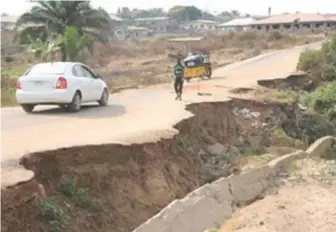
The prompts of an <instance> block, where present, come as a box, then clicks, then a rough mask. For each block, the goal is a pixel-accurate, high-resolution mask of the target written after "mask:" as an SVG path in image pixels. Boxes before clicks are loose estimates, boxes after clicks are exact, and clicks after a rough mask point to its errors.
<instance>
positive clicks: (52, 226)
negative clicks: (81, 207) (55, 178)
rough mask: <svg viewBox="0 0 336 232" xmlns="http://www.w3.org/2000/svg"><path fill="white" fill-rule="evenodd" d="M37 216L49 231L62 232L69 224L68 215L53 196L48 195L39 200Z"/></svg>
mask: <svg viewBox="0 0 336 232" xmlns="http://www.w3.org/2000/svg"><path fill="white" fill-rule="evenodd" d="M37 217H38V219H39V220H40V221H41V222H42V223H43V224H45V226H46V227H47V228H48V231H49V232H63V231H64V230H66V229H67V228H68V227H69V224H70V217H69V215H68V214H67V213H66V212H65V211H64V210H63V208H62V207H61V205H60V204H59V203H58V202H57V201H56V200H55V199H54V198H50V197H46V198H43V199H41V200H39V202H38V204H37Z"/></svg>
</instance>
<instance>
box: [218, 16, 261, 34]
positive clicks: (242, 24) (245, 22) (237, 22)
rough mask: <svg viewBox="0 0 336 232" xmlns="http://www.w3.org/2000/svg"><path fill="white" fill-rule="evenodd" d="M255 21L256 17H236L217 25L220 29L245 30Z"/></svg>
mask: <svg viewBox="0 0 336 232" xmlns="http://www.w3.org/2000/svg"><path fill="white" fill-rule="evenodd" d="M254 21H255V19H254V18H251V17H247V18H236V19H233V20H230V21H228V22H225V23H222V24H219V25H217V26H216V27H217V28H218V30H219V31H232V32H236V31H245V30H248V29H249V28H250V24H251V23H253V22H254Z"/></svg>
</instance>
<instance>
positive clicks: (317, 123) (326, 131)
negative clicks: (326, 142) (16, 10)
mask: <svg viewBox="0 0 336 232" xmlns="http://www.w3.org/2000/svg"><path fill="white" fill-rule="evenodd" d="M298 129H299V139H301V140H303V141H306V142H307V143H308V144H311V143H313V142H315V141H316V140H317V139H319V138H321V137H323V136H327V135H333V134H334V125H333V124H332V123H330V122H328V120H326V119H324V118H323V117H321V116H318V115H313V114H312V115H311V114H306V115H303V116H302V117H301V118H300V120H299V122H298Z"/></svg>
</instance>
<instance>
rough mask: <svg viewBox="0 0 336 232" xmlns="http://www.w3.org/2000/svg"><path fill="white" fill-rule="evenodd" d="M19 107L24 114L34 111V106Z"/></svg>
mask: <svg viewBox="0 0 336 232" xmlns="http://www.w3.org/2000/svg"><path fill="white" fill-rule="evenodd" d="M21 107H22V109H23V110H24V111H25V112H27V113H31V112H33V110H34V107H35V105H30V104H23V105H21Z"/></svg>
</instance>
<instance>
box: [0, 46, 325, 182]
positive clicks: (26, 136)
mask: <svg viewBox="0 0 336 232" xmlns="http://www.w3.org/2000/svg"><path fill="white" fill-rule="evenodd" d="M320 45H321V43H319V42H318V43H314V44H311V45H308V46H309V47H311V48H317V47H319V46H320ZM305 48H306V46H300V47H296V48H292V49H286V50H282V51H276V52H272V53H269V54H263V55H260V56H258V57H255V58H252V59H249V60H245V61H242V62H237V63H234V64H232V65H228V66H225V67H223V68H219V69H217V70H215V71H214V73H213V79H212V80H210V81H202V82H200V91H201V92H207V93H210V95H206V96H199V95H197V89H198V88H197V82H195V81H194V82H192V83H188V84H186V86H185V93H184V96H183V101H182V102H176V101H175V100H174V97H175V95H174V93H173V91H172V86H171V85H170V84H168V85H160V86H156V87H151V88H146V89H141V90H130V91H125V92H122V93H118V94H113V95H111V99H110V104H109V105H108V106H107V107H104V108H102V107H95V106H88V107H85V108H84V109H83V110H82V111H81V112H79V113H76V114H67V113H65V112H63V111H62V110H60V109H58V108H55V107H54V108H46V107H37V111H36V112H35V113H34V114H31V115H27V114H25V113H24V112H23V111H22V110H21V109H20V108H19V107H13V108H5V109H1V143H2V146H1V175H2V179H1V187H2V188H3V187H6V186H10V185H14V184H16V183H18V182H21V181H25V180H28V179H30V178H32V176H33V173H32V172H31V171H28V170H25V169H23V167H22V166H20V165H19V159H20V158H21V157H22V156H23V155H24V154H27V153H30V152H35V151H43V150H50V149H55V148H60V147H71V146H76V145H84V144H102V143H142V142H147V141H155V140H158V139H159V138H162V137H169V136H172V135H173V134H174V133H176V131H175V130H174V129H173V128H172V126H173V125H174V124H176V123H177V122H179V121H181V120H182V119H184V118H187V117H190V116H191V113H189V112H187V111H185V109H184V108H185V105H187V104H190V103H194V102H205V101H225V100H227V99H228V97H229V92H228V91H229V90H231V89H233V88H236V87H243V86H244V87H245V86H255V85H256V81H257V80H259V79H272V78H279V77H284V76H286V75H288V74H289V73H290V72H292V71H294V70H295V67H296V63H297V59H298V57H299V54H300V52H302V51H303V50H304V49H305Z"/></svg>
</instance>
